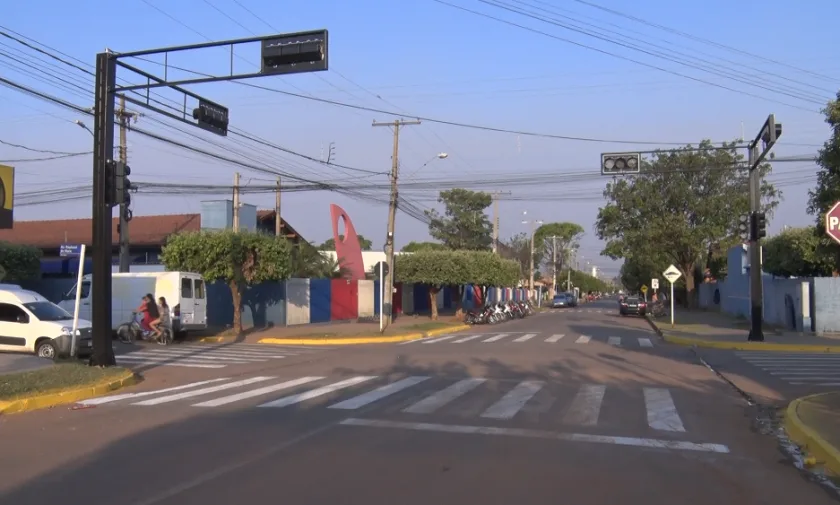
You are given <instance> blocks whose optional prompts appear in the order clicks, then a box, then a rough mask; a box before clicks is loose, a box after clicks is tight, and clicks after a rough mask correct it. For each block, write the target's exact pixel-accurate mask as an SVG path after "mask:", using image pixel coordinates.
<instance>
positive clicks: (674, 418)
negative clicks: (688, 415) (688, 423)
mask: <svg viewBox="0 0 840 505" xmlns="http://www.w3.org/2000/svg"><path fill="white" fill-rule="evenodd" d="M644 394H645V408H646V409H647V419H648V426H650V427H651V428H653V429H654V430H662V431H685V427H684V426H683V423H682V419H680V415H679V414H678V413H677V407H676V405H674V400H673V399H672V398H671V393H670V392H669V391H668V390H667V389H660V388H644Z"/></svg>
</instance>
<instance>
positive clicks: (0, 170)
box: [0, 165, 15, 230]
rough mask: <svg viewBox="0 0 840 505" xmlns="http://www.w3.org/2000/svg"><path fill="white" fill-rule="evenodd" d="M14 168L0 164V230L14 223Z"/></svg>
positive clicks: (10, 226)
mask: <svg viewBox="0 0 840 505" xmlns="http://www.w3.org/2000/svg"><path fill="white" fill-rule="evenodd" d="M14 208H15V169H14V167H7V166H6V165H0V230H9V229H11V228H12V226H13V225H14V222H15V220H14V216H13V214H14Z"/></svg>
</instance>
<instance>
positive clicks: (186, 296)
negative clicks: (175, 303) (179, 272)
mask: <svg viewBox="0 0 840 505" xmlns="http://www.w3.org/2000/svg"><path fill="white" fill-rule="evenodd" d="M179 305H180V309H181V327H188V326H191V325H192V324H193V320H194V319H195V299H194V298H193V280H192V279H190V278H189V277H181V300H180V303H179Z"/></svg>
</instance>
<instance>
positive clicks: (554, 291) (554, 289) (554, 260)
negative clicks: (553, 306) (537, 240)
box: [551, 235, 557, 297]
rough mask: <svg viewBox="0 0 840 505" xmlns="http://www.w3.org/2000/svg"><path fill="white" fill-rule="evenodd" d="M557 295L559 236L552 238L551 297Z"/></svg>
mask: <svg viewBox="0 0 840 505" xmlns="http://www.w3.org/2000/svg"><path fill="white" fill-rule="evenodd" d="M556 294H557V236H555V235H552V236H551V296H552V297H554V295H556Z"/></svg>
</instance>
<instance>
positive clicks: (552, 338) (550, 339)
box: [545, 335, 566, 344]
mask: <svg viewBox="0 0 840 505" xmlns="http://www.w3.org/2000/svg"><path fill="white" fill-rule="evenodd" d="M565 336H566V335H552V336H550V337H548V338H547V339H545V341H546V342H548V343H550V344H553V343H555V342H557V341H558V340H560V339H561V338H563V337H565Z"/></svg>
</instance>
